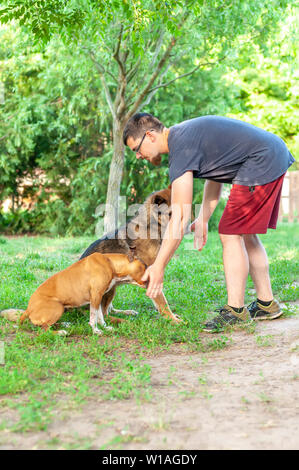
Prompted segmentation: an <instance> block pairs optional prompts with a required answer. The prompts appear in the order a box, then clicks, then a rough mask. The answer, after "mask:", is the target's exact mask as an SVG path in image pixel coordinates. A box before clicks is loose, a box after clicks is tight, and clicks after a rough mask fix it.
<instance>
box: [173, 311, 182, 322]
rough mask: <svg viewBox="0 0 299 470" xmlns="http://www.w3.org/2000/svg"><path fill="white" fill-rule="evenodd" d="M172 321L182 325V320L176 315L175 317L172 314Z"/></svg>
mask: <svg viewBox="0 0 299 470" xmlns="http://www.w3.org/2000/svg"><path fill="white" fill-rule="evenodd" d="M172 321H173V322H174V323H182V322H183V321H184V320H183V319H182V318H181V317H179V316H178V315H176V314H175V313H174V314H173V318H172Z"/></svg>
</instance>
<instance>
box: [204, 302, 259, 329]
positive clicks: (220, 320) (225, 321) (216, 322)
mask: <svg viewBox="0 0 299 470" xmlns="http://www.w3.org/2000/svg"><path fill="white" fill-rule="evenodd" d="M216 312H219V315H217V316H216V317H215V318H213V319H212V320H211V321H209V322H207V323H206V324H205V325H204V328H203V331H207V332H208V333H217V332H219V331H222V330H223V329H224V328H225V327H227V326H232V325H235V324H236V323H245V322H246V321H248V320H250V319H251V317H250V313H249V311H248V310H247V308H246V307H244V308H243V311H242V312H241V313H237V312H235V311H234V309H233V308H232V307H230V306H229V305H224V307H222V308H220V309H219V310H216Z"/></svg>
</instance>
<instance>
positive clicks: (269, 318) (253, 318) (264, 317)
mask: <svg viewBox="0 0 299 470" xmlns="http://www.w3.org/2000/svg"><path fill="white" fill-rule="evenodd" d="M282 314H283V312H282V311H280V312H276V313H273V315H270V314H268V315H264V316H260V317H252V320H254V321H259V320H275V318H279V317H281V315H282Z"/></svg>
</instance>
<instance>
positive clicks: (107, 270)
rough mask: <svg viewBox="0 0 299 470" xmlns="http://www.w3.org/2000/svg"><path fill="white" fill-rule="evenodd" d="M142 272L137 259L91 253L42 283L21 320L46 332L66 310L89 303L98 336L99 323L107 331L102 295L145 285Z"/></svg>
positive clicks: (142, 265) (105, 305) (94, 328)
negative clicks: (125, 285)
mask: <svg viewBox="0 0 299 470" xmlns="http://www.w3.org/2000/svg"><path fill="white" fill-rule="evenodd" d="M144 272H145V265H144V263H142V262H141V261H139V260H137V259H134V260H133V261H130V260H129V258H128V257H127V256H126V255H123V254H100V253H94V254H92V255H90V256H88V257H87V258H84V259H82V260H80V261H77V262H76V263H74V264H72V265H71V266H69V267H68V268H66V269H64V270H63V271H60V272H59V273H57V274H54V275H53V276H51V277H50V278H49V279H47V280H46V281H45V282H43V284H41V285H40V286H39V287H38V288H37V289H36V291H35V292H34V293H33V294H32V296H31V297H30V300H29V303H28V307H27V310H26V311H25V312H24V314H23V315H22V316H21V319H20V321H21V323H22V322H23V321H24V320H25V318H27V317H29V318H30V320H31V322H32V323H33V324H34V325H39V326H41V327H42V328H43V329H44V330H47V329H48V328H49V326H50V325H53V324H54V323H56V322H57V320H59V318H60V317H61V315H62V314H63V312H64V309H65V308H71V307H80V306H82V305H86V304H90V319H89V324H90V326H91V327H92V330H93V332H94V333H97V334H101V333H102V332H101V330H99V329H98V327H97V323H98V320H99V322H100V324H101V326H102V327H104V328H109V327H107V326H106V323H105V320H104V315H105V314H107V307H108V305H107V303H106V302H105V301H103V297H104V296H105V293H106V292H108V291H109V290H110V289H111V288H113V286H115V285H117V284H119V283H123V282H129V283H130V284H137V285H140V286H144V282H142V281H141V277H142V276H143V274H144ZM110 328H111V327H110Z"/></svg>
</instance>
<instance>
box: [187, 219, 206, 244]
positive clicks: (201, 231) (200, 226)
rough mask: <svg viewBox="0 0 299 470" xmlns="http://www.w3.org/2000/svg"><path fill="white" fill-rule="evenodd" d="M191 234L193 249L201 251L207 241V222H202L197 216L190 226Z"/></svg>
mask: <svg viewBox="0 0 299 470" xmlns="http://www.w3.org/2000/svg"><path fill="white" fill-rule="evenodd" d="M190 230H191V232H194V248H195V249H196V250H198V251H201V250H202V249H203V247H204V246H205V244H206V243H207V240H208V222H204V221H203V220H202V217H201V216H199V217H198V218H197V219H195V220H194V221H193V222H192V224H191V225H190Z"/></svg>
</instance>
